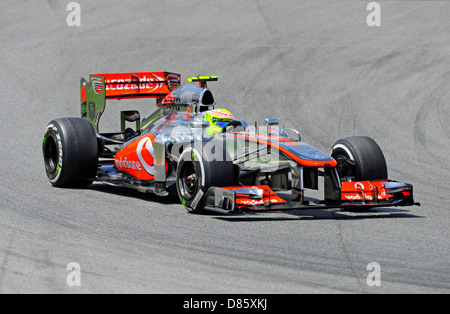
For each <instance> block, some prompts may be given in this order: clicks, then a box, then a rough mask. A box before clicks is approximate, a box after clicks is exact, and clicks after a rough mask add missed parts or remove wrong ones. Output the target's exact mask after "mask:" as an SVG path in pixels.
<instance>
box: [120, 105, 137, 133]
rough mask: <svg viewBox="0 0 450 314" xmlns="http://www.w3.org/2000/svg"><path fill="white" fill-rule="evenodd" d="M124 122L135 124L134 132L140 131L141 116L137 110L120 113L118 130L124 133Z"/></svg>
mask: <svg viewBox="0 0 450 314" xmlns="http://www.w3.org/2000/svg"><path fill="white" fill-rule="evenodd" d="M126 122H136V132H139V131H140V130H141V115H140V114H139V111H137V110H127V111H121V112H120V130H121V132H122V133H125V124H126Z"/></svg>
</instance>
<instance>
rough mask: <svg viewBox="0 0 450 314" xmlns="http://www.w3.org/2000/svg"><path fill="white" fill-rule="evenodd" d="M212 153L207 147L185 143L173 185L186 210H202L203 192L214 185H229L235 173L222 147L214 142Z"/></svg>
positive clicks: (195, 211)
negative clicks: (198, 147) (200, 147)
mask: <svg viewBox="0 0 450 314" xmlns="http://www.w3.org/2000/svg"><path fill="white" fill-rule="evenodd" d="M215 150H216V153H215V154H211V152H209V150H208V149H202V150H198V149H196V148H194V147H187V148H186V149H185V150H184V151H183V152H182V154H181V155H180V158H179V160H178V164H177V172H176V173H177V178H176V187H177V192H178V196H179V198H180V200H181V202H182V203H183V205H184V207H185V208H186V209H187V211H189V212H191V213H203V212H204V208H205V197H206V192H207V191H208V189H209V188H210V187H213V186H217V187H220V186H232V185H234V184H235V183H236V173H235V170H234V166H233V163H232V162H231V161H230V157H229V155H227V153H226V149H225V147H224V146H223V145H222V144H221V143H220V142H219V143H216V144H215ZM218 156H222V157H223V158H217V157H218Z"/></svg>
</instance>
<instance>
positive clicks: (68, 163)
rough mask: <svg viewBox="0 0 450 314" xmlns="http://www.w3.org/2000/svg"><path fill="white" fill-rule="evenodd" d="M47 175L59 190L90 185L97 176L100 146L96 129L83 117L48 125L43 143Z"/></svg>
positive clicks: (61, 120)
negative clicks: (60, 188)
mask: <svg viewBox="0 0 450 314" xmlns="http://www.w3.org/2000/svg"><path fill="white" fill-rule="evenodd" d="M42 152H43V155H44V165H45V172H46V174H47V177H48V179H49V181H50V183H51V184H52V185H53V186H57V187H72V186H87V185H90V184H91V183H92V182H93V180H94V179H95V176H96V174H97V167H98V156H97V154H98V146H97V137H96V135H95V131H94V128H93V127H92V125H91V124H90V123H89V122H88V121H87V120H85V119H82V118H62V119H56V120H53V121H51V122H50V123H49V125H48V126H47V129H46V130H45V133H44V140H43V144H42Z"/></svg>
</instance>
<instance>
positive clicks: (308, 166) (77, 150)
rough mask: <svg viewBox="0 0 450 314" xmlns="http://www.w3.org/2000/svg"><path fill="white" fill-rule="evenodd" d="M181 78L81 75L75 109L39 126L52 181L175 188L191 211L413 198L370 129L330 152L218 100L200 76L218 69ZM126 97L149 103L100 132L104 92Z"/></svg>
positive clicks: (161, 191)
mask: <svg viewBox="0 0 450 314" xmlns="http://www.w3.org/2000/svg"><path fill="white" fill-rule="evenodd" d="M180 81H181V76H180V75H179V74H176V73H170V72H140V73H115V74H93V75H90V76H89V80H85V79H83V78H82V79H81V83H80V88H81V93H80V99H81V118H61V119H56V120H53V121H51V122H50V123H49V125H48V126H47V128H46V130H45V133H44V138H43V145H42V148H43V155H44V161H45V170H46V173H47V177H48V179H49V180H50V182H51V184H52V185H54V186H56V187H76V186H88V185H90V184H92V183H93V182H94V181H95V182H102V183H105V184H110V185H114V186H120V187H130V188H134V189H137V190H138V191H141V192H150V193H155V194H157V195H159V196H166V195H168V194H169V193H177V194H178V196H179V198H180V200H181V202H182V204H183V205H184V206H185V208H186V209H187V210H188V211H190V212H196V213H200V212H205V211H209V212H215V213H221V214H226V213H229V212H237V211H261V210H287V209H303V208H345V207H350V208H368V207H369V208H370V207H382V206H384V207H386V206H389V207H391V206H410V205H419V204H418V203H415V202H414V199H413V186H412V185H411V184H408V183H403V182H399V181H394V180H390V179H388V171H387V166H386V161H385V158H384V156H383V153H382V151H381V149H380V147H379V146H378V145H377V143H375V141H374V140H373V139H371V138H369V137H361V136H356V137H349V138H346V139H341V140H339V141H337V142H336V143H335V144H334V145H333V147H332V150H331V156H329V155H327V154H325V153H323V152H321V151H319V150H318V149H316V148H314V147H313V146H311V145H309V144H306V143H304V142H302V141H301V138H300V133H299V132H298V131H296V130H295V129H291V128H289V129H288V128H280V126H279V122H278V120H277V119H266V120H265V123H264V124H263V125H258V124H257V123H255V124H251V125H250V124H249V123H247V122H246V121H243V120H239V119H236V118H235V117H234V116H233V115H232V113H231V112H229V111H228V110H226V109H222V108H216V104H215V100H214V97H213V94H212V92H211V90H210V89H209V88H208V87H207V82H209V81H217V77H215V76H199V77H191V78H189V79H188V82H189V83H188V84H186V85H180ZM133 98H154V99H156V107H154V108H153V110H152V111H151V112H150V113H149V114H148V115H146V116H145V117H144V118H141V115H140V113H139V112H138V111H135V110H127V111H121V130H120V131H119V132H116V133H101V132H100V131H99V121H100V118H101V116H102V114H103V112H104V110H105V106H106V100H108V99H133ZM130 124H131V125H132V126H133V127H129V125H130ZM127 125H128V127H127Z"/></svg>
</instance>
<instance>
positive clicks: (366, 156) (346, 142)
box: [331, 136, 388, 181]
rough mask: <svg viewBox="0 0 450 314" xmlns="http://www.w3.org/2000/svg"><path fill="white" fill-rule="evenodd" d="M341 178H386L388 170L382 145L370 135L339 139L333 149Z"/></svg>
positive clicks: (356, 179) (332, 154) (357, 179)
mask: <svg viewBox="0 0 450 314" xmlns="http://www.w3.org/2000/svg"><path fill="white" fill-rule="evenodd" d="M331 157H333V158H334V159H335V160H336V161H337V163H338V165H337V169H338V172H339V176H340V177H341V179H343V178H344V179H345V178H348V179H351V180H355V181H365V180H386V179H387V178H388V171H387V166H386V160H385V158H384V155H383V152H382V151H381V148H380V146H378V144H377V143H376V142H375V141H374V140H373V139H372V138H370V137H366V136H353V137H348V138H345V139H341V140H339V141H337V142H336V143H335V144H334V145H333V149H332V151H331Z"/></svg>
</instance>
